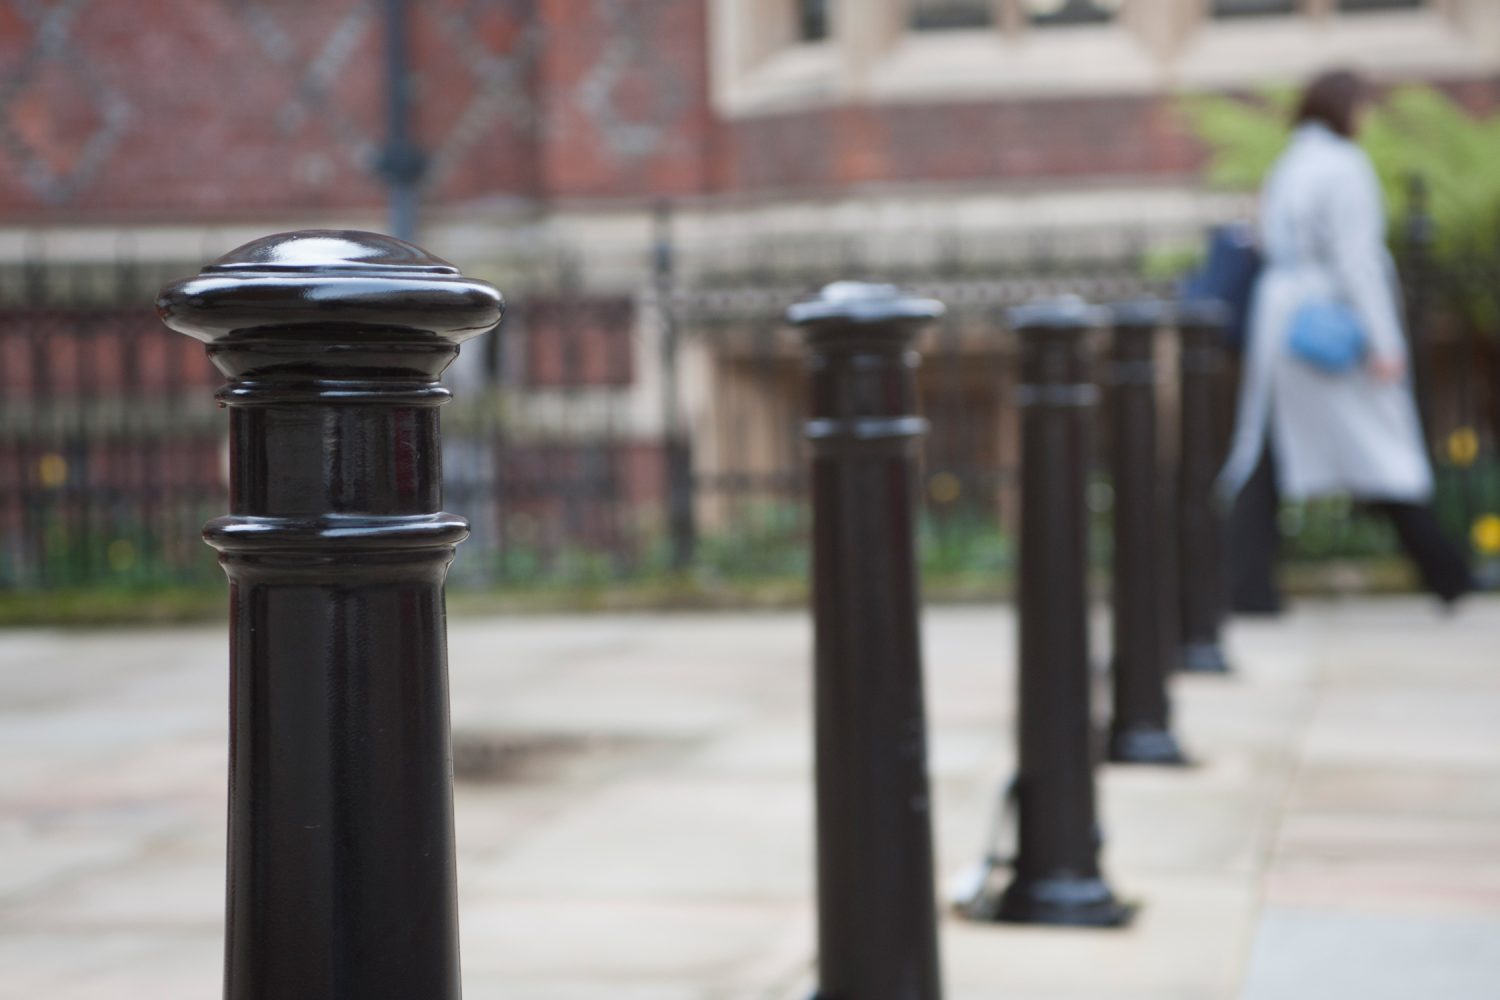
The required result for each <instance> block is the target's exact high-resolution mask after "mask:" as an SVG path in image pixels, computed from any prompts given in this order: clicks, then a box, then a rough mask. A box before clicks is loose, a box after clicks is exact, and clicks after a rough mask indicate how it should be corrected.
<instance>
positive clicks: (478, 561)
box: [0, 219, 1500, 589]
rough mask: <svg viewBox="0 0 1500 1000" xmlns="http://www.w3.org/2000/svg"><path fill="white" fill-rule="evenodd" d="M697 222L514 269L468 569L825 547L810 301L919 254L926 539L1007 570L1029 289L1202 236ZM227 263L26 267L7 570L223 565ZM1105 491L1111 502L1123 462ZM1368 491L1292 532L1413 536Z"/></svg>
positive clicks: (513, 570)
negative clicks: (617, 271)
mask: <svg viewBox="0 0 1500 1000" xmlns="http://www.w3.org/2000/svg"><path fill="white" fill-rule="evenodd" d="M672 230H673V227H672V226H671V224H670V222H669V221H668V220H665V219H664V220H663V222H662V224H661V225H660V226H659V227H658V230H657V237H656V240H655V243H654V245H650V246H642V247H641V248H640V255H639V259H640V262H641V265H642V266H641V267H640V268H639V274H640V275H642V276H643V277H642V278H641V279H640V280H639V281H637V282H635V283H634V284H630V283H624V282H616V283H615V285H614V287H612V288H609V289H600V288H598V287H595V286H593V285H590V284H589V283H588V282H587V281H585V280H584V278H585V277H586V276H585V275H584V274H583V273H582V271H583V269H582V268H581V267H580V266H578V265H577V264H576V263H569V262H567V261H561V262H560V263H558V264H557V266H555V267H551V268H548V269H547V270H546V273H543V274H539V275H538V274H532V275H530V276H528V277H527V279H526V280H525V281H523V282H520V283H519V284H518V283H517V282H514V281H507V280H505V279H503V278H501V279H499V280H498V282H497V283H499V284H500V285H501V287H502V288H504V289H505V290H506V291H507V292H508V293H509V294H510V300H511V301H510V306H509V309H508V312H507V318H506V321H505V326H504V331H503V336H502V337H499V338H488V339H487V342H485V341H482V342H480V343H481V344H483V346H480V347H478V348H477V351H476V352H475V353H474V354H473V355H472V356H466V357H463V358H461V359H460V363H459V365H457V366H455V370H454V371H453V372H452V373H451V377H452V378H453V379H454V380H455V381H457V382H461V383H462V388H463V391H462V392H461V393H460V394H459V398H458V402H456V403H454V404H453V405H451V406H450V407H448V408H447V409H446V410H445V412H444V415H443V421H444V428H445V433H444V440H445V449H446V450H445V454H444V474H445V478H446V480H447V482H448V490H449V498H450V499H449V503H450V506H451V507H452V509H454V510H461V511H463V512H464V513H465V514H466V515H468V516H469V518H470V520H471V522H472V523H473V527H474V536H473V540H472V542H471V543H469V544H468V545H467V546H466V547H465V549H464V550H463V552H462V554H461V556H460V558H459V561H458V563H457V565H456V566H455V569H454V574H453V583H454V584H455V585H457V586H465V585H468V586H523V587H546V586H558V587H589V586H604V585H608V584H610V583H611V582H613V581H618V580H621V579H626V578H641V577H648V576H651V575H653V574H665V573H669V572H682V571H690V572H691V573H692V574H694V575H695V576H696V577H697V578H698V579H700V580H714V579H718V578H725V579H735V578H757V577H761V578H777V577H788V578H790V577H800V576H801V575H802V574H803V572H804V571H805V568H806V563H807V558H808V556H807V546H806V544H805V536H806V521H805V507H806V505H805V502H804V500H805V498H804V494H805V490H806V483H805V475H804V472H803V469H804V467H805V463H804V461H803V458H804V453H803V447H804V444H803V442H802V440H801V418H802V414H803V405H804V401H803V399H802V388H801V385H802V379H801V369H800V366H801V364H802V360H801V356H800V352H799V351H798V349H797V346H796V343H795V340H794V338H793V336H792V335H791V333H790V331H788V330H787V329H786V328H785V327H784V324H783V320H782V317H783V316H784V314H785V310H786V307H787V306H788V305H789V304H790V303H791V302H793V301H795V300H796V299H798V298H800V297H802V296H804V295H805V294H806V293H807V292H808V291H809V290H811V289H813V288H816V287H818V286H820V285H821V284H823V283H825V282H826V281H830V280H836V279H844V278H865V279H877V280H885V281H895V282H898V283H900V284H902V285H904V286H906V287H908V288H910V289H911V290H913V291H914V292H916V293H918V294H923V295H929V296H932V297H934V298H937V299H940V300H942V301H943V302H945V303H947V304H948V306H949V313H948V315H947V316H946V317H945V318H944V320H943V321H942V322H941V323H940V324H939V325H938V326H937V327H936V328H935V329H934V330H932V331H931V332H930V333H929V334H928V335H927V336H926V338H925V340H924V341H923V343H922V344H921V349H922V354H923V357H924V364H923V367H922V369H921V371H920V373H919V382H918V387H919V392H920V395H921V401H922V407H923V410H924V412H925V414H926V416H927V417H928V419H929V420H930V421H931V424H932V433H931V434H930V435H929V436H928V438H927V440H926V444H925V450H924V453H923V456H922V465H921V470H922V471H921V484H922V488H923V491H924V494H925V496H924V500H925V507H924V514H923V518H922V524H921V529H920V530H921V534H922V542H923V545H922V551H923V564H924V568H925V569H926V570H927V571H929V572H935V573H941V574H952V575H957V576H963V575H964V574H967V573H972V574H975V575H976V576H977V575H982V576H985V577H987V578H993V576H994V574H995V572H996V571H1003V570H1006V569H1008V568H1009V566H1010V564H1011V560H1012V551H1011V543H1010V539H1011V537H1012V535H1013V532H1012V529H1013V528H1014V525H1015V507H1016V497H1015V488H1016V482H1015V476H1014V470H1015V468H1016V463H1017V459H1018V437H1017V428H1016V426H1015V425H1014V421H1015V418H1014V408H1013V407H1011V406H1009V405H1007V398H1006V397H1007V393H1008V392H1009V391H1010V387H1012V386H1013V385H1014V383H1015V378H1016V358H1015V356H1014V344H1013V343H1012V342H1011V340H1010V338H1004V337H995V336H994V331H995V330H996V329H997V328H998V327H999V326H1000V325H1001V324H1002V323H1003V313H1004V310H1005V309H1006V308H1007V307H1009V306H1013V305H1016V304H1019V303H1022V302H1025V301H1027V300H1030V299H1033V298H1036V297H1038V296H1044V295H1057V294H1067V293H1072V294H1077V295H1080V296H1082V297H1084V298H1086V299H1089V300H1091V301H1096V302H1108V301H1112V300H1118V299H1124V298H1129V297H1134V296H1138V295H1142V294H1151V293H1155V294H1165V293H1170V291H1171V287H1172V281H1171V279H1170V277H1169V275H1168V269H1167V268H1164V267H1163V266H1162V262H1163V261H1165V260H1168V259H1171V258H1178V257H1180V256H1181V252H1182V251H1183V250H1185V249H1186V250H1190V249H1192V248H1194V247H1195V246H1196V245H1197V243H1198V240H1197V237H1196V234H1182V233H1173V234H1166V233H1159V234H1150V233H1144V232H1134V233H1116V234H1098V233H1092V234H1087V235H1086V236H1085V235H1080V236H1079V237H1078V238H1076V239H1074V240H1071V241H1069V240H1066V239H1062V238H1059V237H1051V238H1048V239H1042V238H1034V239H1017V238H1016V237H1015V236H1014V235H1009V236H1007V235H1004V234H988V235H986V234H979V235H969V236H966V237H958V236H955V235H953V234H951V233H950V234H946V235H945V234H941V233H938V234H927V235H925V236H924V235H921V234H916V235H913V236H911V237H909V238H903V239H900V240H896V241H892V242H890V243H888V245H887V246H885V247H884V248H880V247H874V246H872V245H871V244H869V243H866V242H856V241H851V240H849V239H846V238H827V237H821V236H819V235H817V234H807V235H806V236H805V237H799V238H791V237H788V236H787V235H786V234H785V233H781V234H779V235H777V236H776V237H775V238H774V240H773V239H770V238H767V239H766V240H763V241H756V240H754V239H745V238H742V237H740V236H738V235H737V236H736V238H735V239H733V240H726V241H724V243H723V244H722V245H714V244H713V243H711V242H708V241H698V242H697V243H689V242H683V243H681V244H680V245H679V244H678V243H677V242H674V240H673V239H672V238H671V235H670V234H671V232H672ZM1415 246H1416V249H1417V250H1418V251H1420V249H1421V247H1422V245H1421V244H1415ZM199 263H201V262H198V261H192V262H187V261H184V262H182V263H180V264H162V263H153V264H151V265H150V266H147V265H146V264H145V263H143V262H142V261H139V260H137V259H135V258H134V257H132V256H131V255H130V254H128V253H125V254H120V255H118V256H117V257H116V258H115V259H112V260H110V261H108V262H104V263H96V264H77V265H71V266H68V267H59V266H56V265H48V266H46V267H43V266H42V265H41V264H39V263H38V264H34V265H32V266H29V267H25V268H19V269H15V270H14V271H12V272H10V273H7V274H5V275H4V276H3V278H0V588H11V589H13V588H65V587H80V586H99V585H106V586H114V585H118V586H125V587H138V586H151V585H160V584H195V583H198V582H200V581H207V580H214V579H216V578H217V575H218V571H217V569H216V568H215V566H214V565H213V559H212V554H211V553H210V552H209V550H207V548H206V547H204V546H202V545H201V544H199V543H198V542H197V541H196V533H197V526H198V525H200V524H201V523H202V521H203V520H204V519H205V518H207V517H208V516H210V515H211V514H212V513H214V512H216V511H219V510H222V509H223V503H224V499H223V493H224V467H225V457H226V456H225V448H226V445H225V438H224V421H223V418H222V414H221V413H219V412H217V411H216V410H215V409H214V407H213V405H212V404H211V403H209V402H206V400H208V399H209V398H211V395H212V393H211V392H210V391H209V390H210V389H211V387H213V386H215V385H217V384H218V381H219V378H218V376H217V375H216V374H215V373H214V372H213V371H212V370H211V368H210V366H209V365H208V363H207V362H206V360H205V359H204V357H203V355H202V352H201V351H200V350H198V349H197V347H196V345H194V344H192V343H190V342H187V341H184V340H183V339H182V338H180V337H173V336H172V335H170V334H169V333H168V332H166V331H165V330H164V329H162V328H161V326H160V324H159V323H158V322H157V320H156V318H155V316H154V313H153V310H152V307H151V304H150V303H151V295H152V294H153V291H154V289H155V288H157V287H159V286H160V285H161V283H162V282H163V281H164V280H166V279H168V278H170V277H174V276H180V275H181V274H188V273H192V272H193V271H195V270H196V268H197V267H198V265H199ZM466 269H467V270H469V271H470V272H471V273H478V274H480V275H481V276H484V275H485V272H484V271H483V269H482V268H481V269H477V270H476V269H475V268H474V267H472V266H470V267H468V268H466ZM1406 271H1407V276H1408V279H1409V280H1410V281H1411V282H1413V283H1414V284H1413V287H1411V288H1409V289H1408V300H1409V304H1410V306H1411V308H1412V312H1413V315H1412V320H1413V328H1414V331H1415V336H1414V340H1415V343H1416V347H1417V370H1418V374H1419V377H1420V380H1421V386H1422V399H1423V404H1424V410H1425V412H1426V415H1427V418H1428V429H1429V434H1430V437H1431V440H1432V443H1433V450H1434V456H1435V463H1436V465H1437V468H1438V471H1439V479H1440V483H1441V491H1440V497H1439V506H1440V511H1441V513H1442V516H1443V517H1444V518H1445V523H1446V524H1447V525H1448V527H1449V528H1450V529H1451V530H1452V531H1453V532H1454V533H1455V534H1457V535H1470V534H1473V536H1474V538H1475V540H1476V543H1477V544H1480V545H1481V546H1493V547H1494V548H1497V549H1500V521H1489V520H1486V517H1487V515H1489V514H1490V513H1491V512H1495V511H1500V465H1497V462H1496V442H1497V440H1500V408H1497V405H1496V404H1497V400H1496V398H1495V396H1494V393H1493V391H1492V389H1491V387H1492V386H1494V385H1495V384H1496V380H1495V376H1496V375H1497V374H1500V356H1497V350H1496V341H1495V338H1494V337H1493V336H1492V335H1491V333H1492V332H1491V331H1490V330H1488V329H1484V328H1482V326H1481V325H1478V324H1476V323H1475V322H1473V321H1472V320H1471V319H1464V318H1462V317H1460V316H1458V315H1457V314H1455V313H1454V312H1452V311H1451V310H1448V309H1446V308H1445V306H1444V302H1445V301H1447V298H1446V297H1447V291H1445V289H1444V287H1443V285H1442V283H1443V282H1444V281H1450V280H1456V279H1454V278H1452V276H1446V275H1444V274H1442V273H1440V272H1439V270H1438V269H1436V268H1434V267H1432V266H1431V265H1429V264H1428V263H1426V261H1425V258H1422V257H1420V256H1411V257H1409V260H1408V266H1407V268H1406ZM1167 362H1168V367H1167V373H1166V375H1165V376H1164V379H1163V384H1164V385H1167V384H1170V363H1171V359H1170V358H1168V359H1167ZM1225 392H1226V394H1227V393H1230V392H1232V387H1231V386H1229V385H1226V387H1225ZM1166 404H1167V405H1165V406H1164V408H1163V417H1164V423H1165V424H1167V425H1168V426H1167V428H1166V430H1167V432H1170V430H1171V427H1170V423H1171V414H1172V413H1173V407H1172V406H1171V405H1170V400H1167V401H1166ZM1164 437H1165V438H1169V437H1170V433H1166V434H1164ZM1100 467H1101V468H1102V463H1101V464H1100ZM1091 496H1092V499H1093V502H1094V505H1095V507H1096V508H1098V509H1099V510H1100V512H1101V513H1102V512H1103V510H1104V509H1106V508H1107V506H1108V503H1109V490H1108V483H1107V481H1106V479H1105V478H1104V476H1103V474H1102V473H1100V474H1099V475H1098V477H1097V480H1096V485H1095V488H1094V490H1093V492H1092V494H1091ZM1347 513H1348V511H1347V510H1346V509H1344V507H1342V506H1341V505H1339V504H1338V503H1336V502H1331V501H1330V502H1326V503H1319V504H1312V505H1304V506H1298V507H1291V508H1288V510H1287V511H1286V512H1285V515H1284V528H1285V530H1286V531H1287V533H1288V535H1289V537H1290V546H1289V547H1290V550H1291V552H1292V553H1293V555H1294V556H1297V555H1300V556H1304V557H1308V558H1323V557H1333V556H1343V555H1363V554H1372V553H1379V552H1384V551H1386V550H1388V549H1389V548H1390V547H1391V542H1390V539H1389V538H1388V537H1387V535H1386V532H1385V528H1384V527H1383V525H1381V524H1380V523H1379V522H1376V521H1373V520H1365V519H1362V518H1359V517H1353V518H1351V517H1348V516H1346V515H1347ZM1476 526H1477V527H1476Z"/></svg>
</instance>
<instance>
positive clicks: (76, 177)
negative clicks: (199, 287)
mask: <svg viewBox="0 0 1500 1000" xmlns="http://www.w3.org/2000/svg"><path fill="white" fill-rule="evenodd" d="M533 6H534V0H474V2H470V0H421V2H420V3H412V4H411V5H410V7H411V11H412V25H411V36H412V62H413V66H414V69H415V71H416V81H415V82H416V88H417V101H416V107H417V121H416V123H415V124H416V129H417V132H418V134H419V136H420V137H421V140H422V142H423V145H424V146H425V147H426V148H427V150H428V151H429V152H430V154H431V155H432V158H433V159H432V167H431V175H430V177H429V181H428V183H429V197H430V198H431V199H433V200H435V201H447V200H453V199H460V198H468V197H473V196H477V195H483V194H489V193H493V192H518V193H529V192H530V191H531V190H532V189H533V188H534V187H535V183H536V180H535V178H536V168H535V155H534V143H533V140H532V136H531V133H532V127H533V121H534V114H533V112H534V104H535V101H534V81H533V76H534V54H535V51H536V49H537V39H536V37H535V32H534V17H533V11H532V8H533ZM382 42H383V26H382V20H381V16H380V7H379V5H378V4H376V3H374V2H372V0H317V2H315V3H313V2H307V0H246V2H237V3H236V2H229V0H129V2H118V0H86V2H82V3H76V4H61V3H54V4H44V3H27V2H22V0H0V216H3V217H6V218H10V219H15V218H17V217H43V218H58V217H61V218H70V217H71V218H89V219H98V218H122V217H123V218H140V217H146V218H153V219H159V218H203V217H225V216H231V217H232V216H236V215H248V214H253V213H258V212H267V211H270V212H296V211H304V212H316V211H320V210H334V209H345V208H350V207H365V206H378V205H380V204H381V203H382V201H383V198H384V193H383V189H382V187H381V185H380V183H379V182H378V180H377V179H376V178H375V176H374V173H373V169H372V168H373V163H374V157H375V155H376V153H377V152H378V149H379V146H380V144H381V141H382V138H383V131H384V118H383V116H384V90H383V80H384V56H383V52H382Z"/></svg>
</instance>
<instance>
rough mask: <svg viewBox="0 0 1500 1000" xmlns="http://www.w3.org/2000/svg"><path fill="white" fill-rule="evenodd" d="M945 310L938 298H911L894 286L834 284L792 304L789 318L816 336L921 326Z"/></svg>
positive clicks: (851, 283) (856, 282)
mask: <svg viewBox="0 0 1500 1000" xmlns="http://www.w3.org/2000/svg"><path fill="white" fill-rule="evenodd" d="M943 311H944V308H943V304H942V303H941V302H939V301H938V300H937V299H924V298H921V297H919V296H915V295H909V294H907V293H905V292H903V291H902V290H901V289H900V288H898V287H897V286H895V285H885V284H874V283H871V282H867V281H835V282H834V283H833V284H831V285H825V286H823V288H822V289H821V290H820V291H819V292H818V294H817V295H816V296H814V297H813V298H810V299H807V300H806V301H804V302H798V303H796V304H795V305H793V306H792V307H791V308H790V309H788V310H787V314H786V317H787V320H788V321H789V322H791V323H792V324H793V325H795V326H801V327H807V328H810V332H812V333H816V332H817V331H818V330H820V329H836V328H843V327H847V326H849V325H854V326H856V327H869V326H882V325H888V324H910V323H917V324H920V323H925V322H928V321H929V320H934V319H937V318H938V317H940V316H942V315H943Z"/></svg>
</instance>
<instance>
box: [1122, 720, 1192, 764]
mask: <svg viewBox="0 0 1500 1000" xmlns="http://www.w3.org/2000/svg"><path fill="white" fill-rule="evenodd" d="M1107 756H1108V759H1109V761H1110V763H1112V764H1165V765H1173V766H1182V765H1185V764H1187V763H1189V761H1188V756H1187V754H1185V753H1183V751H1182V746H1181V744H1179V743H1178V742H1177V737H1175V736H1173V735H1172V734H1171V732H1169V731H1168V730H1166V729H1161V728H1158V727H1155V726H1149V727H1146V726H1134V727H1131V728H1129V729H1114V730H1111V731H1110V734H1109V753H1108V755H1107Z"/></svg>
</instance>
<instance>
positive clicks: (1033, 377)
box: [963, 299, 1133, 927]
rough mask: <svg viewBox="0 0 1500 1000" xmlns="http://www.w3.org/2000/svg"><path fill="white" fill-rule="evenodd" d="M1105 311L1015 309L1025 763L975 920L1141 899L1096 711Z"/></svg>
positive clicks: (1090, 913) (1088, 922)
mask: <svg viewBox="0 0 1500 1000" xmlns="http://www.w3.org/2000/svg"><path fill="white" fill-rule="evenodd" d="M1104 318H1105V317H1104V316H1103V314H1102V313H1101V311H1100V310H1097V309H1095V308H1093V307H1090V306H1088V305H1086V304H1085V303H1083V302H1081V301H1079V300H1077V299H1060V300H1056V301H1047V302H1039V303H1035V304H1032V305H1029V306H1022V307H1020V308H1017V309H1012V310H1011V311H1010V314H1009V321H1010V326H1011V328H1012V329H1013V330H1015V331H1016V333H1017V334H1018V335H1019V336H1020V339H1021V385H1020V386H1018V387H1017V390H1016V396H1017V403H1018V404H1019V406H1020V408H1021V545H1020V553H1019V555H1020V565H1019V577H1020V581H1019V594H1018V600H1019V604H1020V607H1019V613H1020V633H1021V635H1020V640H1021V644H1020V645H1021V649H1020V701H1019V706H1018V712H1017V726H1018V729H1019V736H1020V755H1019V767H1018V771H1017V775H1016V780H1015V784H1014V786H1013V794H1014V796H1015V808H1016V824H1017V828H1018V845H1017V851H1016V857H1015V859H1014V861H1013V862H1012V865H1013V867H1014V876H1013V878H1012V879H1011V882H1010V884H1009V885H1008V886H1006V887H1004V889H1003V890H1002V889H1000V888H999V886H998V885H994V884H992V883H991V880H990V879H989V878H988V877H987V878H986V880H985V882H984V883H983V884H982V885H981V887H980V888H979V890H978V892H977V894H976V895H975V896H974V897H973V898H972V899H971V900H969V901H968V902H967V903H966V904H965V905H964V908H963V912H964V913H965V914H966V915H967V916H969V917H971V918H973V919H976V920H1002V921H1009V922H1014V923H1028V924H1063V925H1074V926H1090V927H1116V926H1120V925H1122V924H1124V923H1126V922H1127V921H1129V919H1130V917H1131V915H1132V913H1133V908H1132V907H1131V906H1129V905H1126V904H1123V903H1121V902H1120V901H1119V900H1117V899H1116V898H1115V895H1114V893H1113V892H1112V891H1111V890H1110V888H1109V885H1108V884H1107V883H1106V882H1105V881H1104V879H1103V877H1102V876H1101V875H1100V870H1099V848H1100V834H1099V824H1098V816H1097V810H1096V807H1095V797H1094V732H1093V719H1092V717H1091V714H1090V709H1089V683H1090V681H1089V641H1088V580H1087V575H1088V510H1087V506H1086V502H1085V496H1084V493H1085V485H1086V483H1085V480H1086V471H1087V467H1088V456H1089V448H1088V443H1089V425H1090V422H1091V420H1092V418H1093V415H1094V409H1095V407H1096V405H1097V402H1098V397H1099V391H1098V388H1097V387H1096V386H1094V385H1093V384H1091V383H1090V382H1088V380H1087V379H1088V353H1087V336H1088V333H1089V331H1090V330H1091V329H1094V328H1096V327H1098V326H1099V325H1101V323H1102V322H1103V320H1104Z"/></svg>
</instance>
